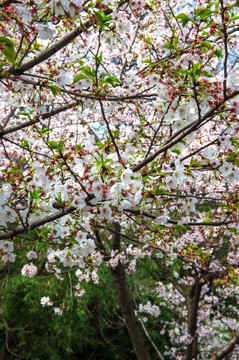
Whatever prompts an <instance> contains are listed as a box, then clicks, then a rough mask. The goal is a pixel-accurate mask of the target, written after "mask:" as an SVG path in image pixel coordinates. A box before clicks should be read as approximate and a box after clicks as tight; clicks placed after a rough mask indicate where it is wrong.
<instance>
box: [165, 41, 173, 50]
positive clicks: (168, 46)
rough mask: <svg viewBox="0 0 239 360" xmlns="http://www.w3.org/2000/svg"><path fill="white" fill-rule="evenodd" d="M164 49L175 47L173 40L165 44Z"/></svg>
mask: <svg viewBox="0 0 239 360" xmlns="http://www.w3.org/2000/svg"><path fill="white" fill-rule="evenodd" d="M163 48H164V49H174V46H173V44H172V43H171V42H169V43H167V44H166V45H164V46H163Z"/></svg>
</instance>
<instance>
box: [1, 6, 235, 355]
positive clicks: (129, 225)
mask: <svg viewBox="0 0 239 360" xmlns="http://www.w3.org/2000/svg"><path fill="white" fill-rule="evenodd" d="M238 6H239V3H238V1H235V0H228V1H226V0H216V1H210V2H209V1H207V0H195V1H193V0H190V1H188V2H186V3H185V2H183V1H175V0H164V1H154V0H132V1H124V0H123V1H115V0H114V1H110V2H108V1H105V0H103V1H89V0H86V1H85V2H82V1H81V0H76V1H69V0H62V1H53V0H51V1H47V0H42V1H41V0H31V1H28V0H27V1H24V0H23V1H12V2H11V1H3V2H2V3H1V21H0V28H1V36H0V50H1V63H0V82H1V84H0V87H1V104H0V106H1V129H0V138H1V181H0V186H1V189H0V206H1V213H0V240H1V244H0V248H1V260H2V266H5V267H9V266H10V264H11V263H12V262H17V261H18V255H19V254H25V256H26V263H25V265H24V267H23V268H22V270H21V273H22V275H23V276H28V277H29V278H32V277H34V276H44V274H47V275H52V276H56V277H57V278H58V279H59V281H61V279H62V278H64V277H65V276H67V274H68V273H69V270H70V272H72V273H74V276H75V278H76V279H77V281H76V282H75V283H73V284H72V286H73V287H74V294H75V296H78V297H81V296H84V293H85V289H84V284H85V283H86V282H89V281H91V282H93V283H94V284H96V285H95V286H97V283H98V282H100V276H99V274H98V271H99V269H100V268H101V267H102V266H103V265H104V264H106V265H107V267H108V270H109V272H110V273H111V275H112V279H113V282H114V286H115V289H116V291H117V294H118V299H119V304H120V308H121V311H122V315H123V318H124V322H125V325H126V327H127V330H128V333H129V337H130V340H131V343H132V346H133V348H134V351H135V354H136V356H137V358H138V359H142V360H147V359H150V353H151V351H152V349H153V351H155V353H156V354H157V357H158V358H159V359H186V360H192V359H194V360H196V359H211V360H212V359H224V358H226V357H227V358H231V359H236V357H237V356H238V354H239V352H238V349H237V347H236V345H237V344H238V343H239V332H238V331H239V322H238V320H237V318H238V307H237V302H238V297H239V290H238V275H239V255H238V245H239V222H238V208H239V171H238V164H239V151H238V147H239V141H238V133H239V122H238V113H239V111H238V109H239V102H238V95H239V67H238V66H237V60H238V55H237V49H238V18H239V16H238V15H237V10H238ZM42 259H43V260H44V271H43V272H42V270H41V271H40V270H39V264H40V263H41V260H42ZM142 264H145V265H144V266H149V267H152V266H153V269H155V273H151V272H150V271H149V278H148V279H144V280H143V281H142V283H140V282H139V281H138V280H137V279H136V277H135V276H136V274H137V269H138V268H139V267H140V266H142ZM147 264H148V265H147ZM130 278H133V279H134V278H135V279H136V280H135V288H131V287H130V285H129V282H128V279H130ZM137 294H144V298H145V294H146V295H148V301H146V302H144V303H142V302H140V301H139V299H140V295H139V296H138V295H137ZM151 294H152V296H154V297H153V298H154V299H155V303H152V301H151V300H150V296H151ZM136 295H137V296H136ZM55 302H57V306H55V305H54V303H55ZM40 304H41V305H42V306H44V307H46V306H52V307H53V309H54V310H53V314H54V313H55V314H56V315H62V314H63V313H64V311H65V309H64V304H63V300H62V304H61V305H60V306H59V299H51V298H50V297H49V296H48V294H43V296H42V298H41V299H39V306H41V305H40ZM164 308H165V309H166V308H167V309H170V310H171V313H172V314H174V316H173V315H172V318H171V319H170V321H168V322H162V321H161V320H160V319H161V314H162V311H164ZM53 316H54V315H53ZM150 317H155V318H157V320H158V323H159V326H160V329H161V330H160V332H161V334H162V335H163V334H165V336H167V337H169V338H170V344H171V346H170V347H168V348H166V347H164V348H163V347H162V348H159V347H158V345H157V343H155V342H154V341H153V339H152V337H151V335H150V329H149V328H148V327H147V319H148V318H150ZM145 341H146V342H147V344H146V343H145ZM228 356H229V357H228Z"/></svg>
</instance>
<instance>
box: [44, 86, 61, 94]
mask: <svg viewBox="0 0 239 360" xmlns="http://www.w3.org/2000/svg"><path fill="white" fill-rule="evenodd" d="M46 87H47V89H50V90H51V92H52V94H53V95H54V96H56V95H57V94H61V89H60V88H59V87H58V86H56V85H47V86H46Z"/></svg>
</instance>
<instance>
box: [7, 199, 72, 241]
mask: <svg viewBox="0 0 239 360" xmlns="http://www.w3.org/2000/svg"><path fill="white" fill-rule="evenodd" d="M74 210H76V208H75V207H73V206H67V207H66V208H64V209H62V210H60V211H57V212H56V213H54V214H52V215H49V216H46V217H45V218H44V219H41V220H36V221H34V222H33V223H31V224H29V225H28V227H27V230H28V231H29V230H33V229H36V228H38V227H40V226H42V225H45V224H48V223H50V222H52V221H55V220H58V219H60V218H61V217H63V216H65V215H67V214H70V213H72V212H73V211H74ZM24 233H26V227H23V226H20V227H19V228H17V229H14V230H12V231H8V232H6V233H2V234H0V240H5V239H11V238H13V237H15V236H17V235H20V234H24Z"/></svg>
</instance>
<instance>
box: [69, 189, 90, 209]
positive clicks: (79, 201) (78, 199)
mask: <svg viewBox="0 0 239 360" xmlns="http://www.w3.org/2000/svg"><path fill="white" fill-rule="evenodd" d="M86 197H87V195H86V194H85V193H81V194H80V196H78V195H76V196H74V199H73V201H72V205H73V206H75V207H76V208H77V209H80V210H81V209H83V208H84V207H85V206H86V203H85V199H86Z"/></svg>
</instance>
